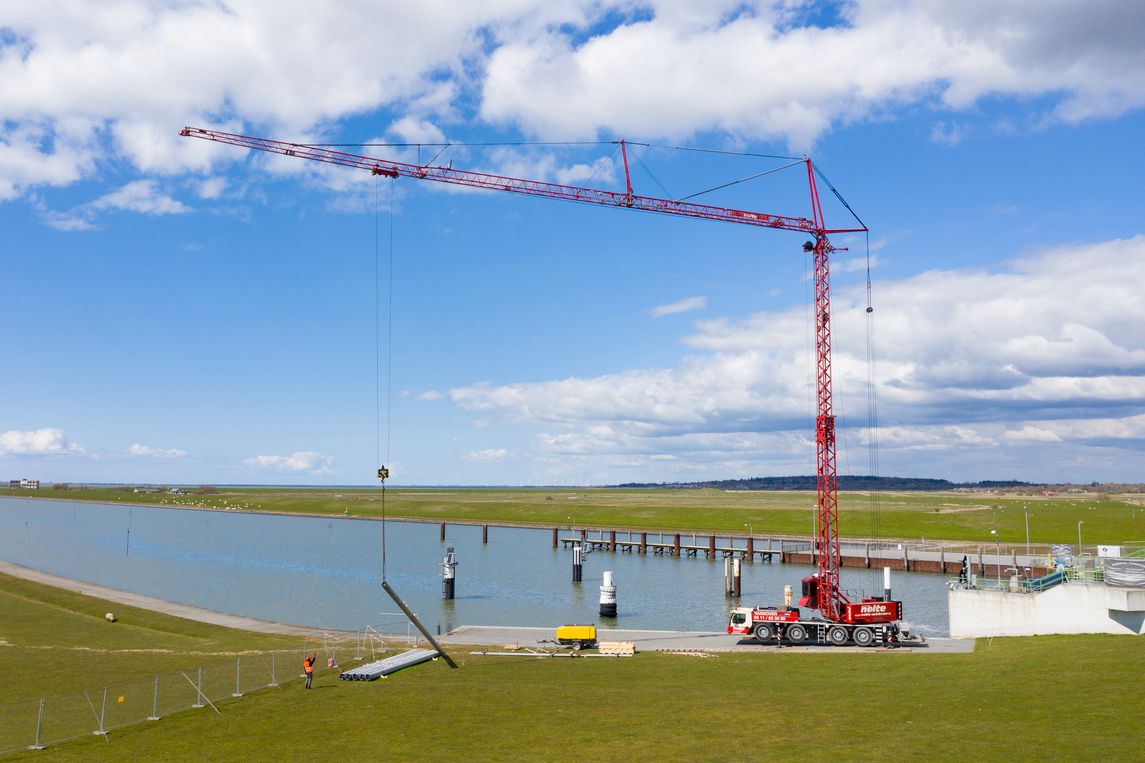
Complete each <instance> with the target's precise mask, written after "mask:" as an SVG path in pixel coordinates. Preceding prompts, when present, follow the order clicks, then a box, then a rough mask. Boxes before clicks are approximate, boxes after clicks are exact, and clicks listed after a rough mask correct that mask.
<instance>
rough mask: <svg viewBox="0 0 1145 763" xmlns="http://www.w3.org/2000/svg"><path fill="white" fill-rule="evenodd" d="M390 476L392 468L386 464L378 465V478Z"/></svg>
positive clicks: (382, 478) (383, 478)
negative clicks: (385, 465) (388, 467)
mask: <svg viewBox="0 0 1145 763" xmlns="http://www.w3.org/2000/svg"><path fill="white" fill-rule="evenodd" d="M389 476H390V470H389V469H387V468H386V467H384V466H379V467H378V479H380V480H383V481H384V480H385V479H386V477H389Z"/></svg>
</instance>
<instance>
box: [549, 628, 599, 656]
mask: <svg viewBox="0 0 1145 763" xmlns="http://www.w3.org/2000/svg"><path fill="white" fill-rule="evenodd" d="M557 643H558V644H560V645H562V646H571V647H572V648H573V649H574V650H577V651H579V650H581V649H584V648H585V647H594V646H596V626H595V625H562V626H560V627H559V628H557Z"/></svg>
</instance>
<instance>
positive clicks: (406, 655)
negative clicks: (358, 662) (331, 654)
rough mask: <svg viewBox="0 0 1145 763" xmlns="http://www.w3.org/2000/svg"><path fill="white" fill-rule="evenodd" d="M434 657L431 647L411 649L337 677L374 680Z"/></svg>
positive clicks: (351, 679) (346, 679)
mask: <svg viewBox="0 0 1145 763" xmlns="http://www.w3.org/2000/svg"><path fill="white" fill-rule="evenodd" d="M434 657H437V652H436V651H434V650H433V649H411V650H409V651H408V652H402V653H401V654H395V655H394V656H393V657H387V658H385V659H384V660H378V661H376V662H371V663H369V664H367V665H362V666H360V667H357V668H354V669H353V670H347V671H345V672H344V673H342V674H341V675H340V676H338V677H339V678H341V679H342V680H343V681H374V680H376V679H378V678H382V677H383V676H388V675H389V674H390V673H396V672H398V671H399V670H402V669H403V668H409V667H413V666H414V665H419V664H421V663H423V662H428V661H429V660H432V659H433V658H434Z"/></svg>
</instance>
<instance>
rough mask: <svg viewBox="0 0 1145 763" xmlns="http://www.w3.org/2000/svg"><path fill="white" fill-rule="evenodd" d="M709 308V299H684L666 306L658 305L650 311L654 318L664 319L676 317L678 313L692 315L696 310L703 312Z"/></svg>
mask: <svg viewBox="0 0 1145 763" xmlns="http://www.w3.org/2000/svg"><path fill="white" fill-rule="evenodd" d="M707 306H708V298H707V297H684V298H683V299H678V300H676V301H675V302H669V303H668V304H666V305H657V306H656V307H654V308H652V309H651V310H649V311H648V313H649V314H650V315H651V316H652V317H653V318H662V317H663V316H665V315H676V314H677V313H690V312H693V311H695V310H703V309H704V308H706V307H707Z"/></svg>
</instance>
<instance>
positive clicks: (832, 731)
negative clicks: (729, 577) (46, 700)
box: [0, 576, 1145, 760]
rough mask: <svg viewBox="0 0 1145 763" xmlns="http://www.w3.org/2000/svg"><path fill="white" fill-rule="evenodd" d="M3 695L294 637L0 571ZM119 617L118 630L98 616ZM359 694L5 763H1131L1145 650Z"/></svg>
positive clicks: (1124, 645)
mask: <svg viewBox="0 0 1145 763" xmlns="http://www.w3.org/2000/svg"><path fill="white" fill-rule="evenodd" d="M0 603H2V605H3V608H4V609H3V611H4V618H3V626H2V627H3V630H2V637H3V640H4V642H5V643H4V644H3V645H2V646H0V659H2V660H3V664H4V669H3V671H0V692H2V694H3V699H4V700H11V699H18V698H34V697H38V696H41V695H42V694H51V693H53V692H74V691H76V690H78V689H80V688H89V689H92V688H97V687H100V686H102V685H104V684H105V683H107V682H109V681H111V680H122V679H123V678H124V675H125V674H133V675H135V676H137V677H139V678H145V677H147V676H149V675H152V674H154V673H157V672H162V671H165V670H176V669H180V668H187V667H190V666H192V665H194V664H196V663H197V662H198V661H200V660H201V659H203V656H204V655H220V656H221V655H224V654H231V653H234V652H237V651H243V650H248V649H269V648H283V647H290V646H294V647H298V646H300V640H299V639H296V638H290V637H282V636H267V635H262V634H254V633H246V632H241V631H234V630H229V629H226V628H220V627H216V626H210V625H204V624H200V623H194V622H190V621H186V620H181V619H178V618H173V617H169V616H165V615H159V614H155V613H151V612H146V611H143V610H137V609H131V608H125V607H122V606H120V605H111V604H108V603H107V602H103V601H100V600H98V599H93V598H89V597H84V596H79V595H77V594H72V593H69V592H66V591H61V590H58V589H54V588H49V587H46V586H42V585H39V584H36V583H30V582H26V581H21V580H15V579H12V578H8V577H3V576H0ZM108 609H114V610H115V611H116V612H117V614H119V616H120V618H121V621H120V622H119V623H115V624H109V623H106V622H104V621H103V619H102V615H103V613H104V612H105V611H107V610H108ZM454 655H455V658H456V659H458V661H459V662H460V663H461V665H462V667H461V669H459V670H450V669H449V668H448V667H447V666H446V665H445V664H444V663H443V662H441V661H438V662H435V663H428V664H425V665H421V666H418V667H415V668H412V669H410V670H407V671H405V672H403V673H399V674H396V675H394V676H392V677H390V678H387V679H383V680H381V681H377V682H373V683H369V684H364V683H359V682H342V681H338V680H336V678H335V677H334V675H333V674H332V673H324V674H321V675H320V676H319V678H318V679H317V680H316V683H315V687H316V688H315V689H314V690H313V691H310V692H305V691H303V690H302V686H301V682H300V681H299V680H297V679H296V680H294V681H291V682H288V683H285V684H283V685H282V687H280V688H277V689H264V690H262V691H257V692H252V693H249V694H248V695H247V696H245V697H243V698H241V699H233V700H229V701H226V702H223V703H222V704H220V706H219V707H220V710H221V711H222V714H221V715H217V714H215V713H214V712H213V711H211V710H210V709H209V708H207V709H202V710H187V711H184V712H180V713H175V714H172V715H168V716H166V717H164V718H163V719H162V720H161V721H158V722H155V723H142V724H139V725H136V726H131V727H128V728H124V729H120V730H115V731H112V732H111V734H110V742H107V741H104V740H103V739H102V738H100V737H91V738H84V739H80V740H77V741H74V742H69V743H65V744H62V745H58V746H54V747H52V748H49V749H48V750H47V751H41V752H27V753H17V754H14V755H12V756H9V757H10V758H11V759H14V760H20V759H25V758H27V759H42V758H49V759H54V760H110V759H116V760H125V759H147V760H203V759H208V760H234V759H240V758H241V759H244V760H335V759H350V758H357V759H368V760H376V759H383V758H385V759H399V760H413V759H418V760H424V759H431V758H432V757H435V756H445V755H449V756H451V757H453V758H462V759H469V760H513V759H515V760H556V759H566V758H571V757H575V758H577V759H582V760H621V759H624V760H632V759H636V760H645V759H652V758H655V759H659V760H711V759H716V758H725V757H727V756H729V755H732V756H734V757H747V758H754V759H767V760H782V759H790V758H794V757H798V758H800V759H804V760H825V759H837V760H874V759H880V760H886V759H888V758H904V757H906V758H915V759H918V758H921V759H934V760H955V759H957V760H1053V759H1063V758H1065V759H1070V758H1073V759H1091V758H1093V757H1095V756H1097V755H1100V756H1101V757H1102V758H1103V759H1108V760H1141V759H1142V748H1141V736H1140V734H1141V718H1142V717H1145V689H1143V688H1142V686H1141V684H1140V681H1139V680H1138V677H1137V673H1138V672H1139V670H1138V668H1139V666H1140V665H1142V664H1145V639H1141V638H1133V637H1119V636H1060V637H1043V638H1025V639H993V640H982V641H980V642H979V644H978V646H977V648H976V650H975V651H974V653H972V654H933V655H922V654H907V653H901V652H884V651H882V650H871V651H870V652H866V653H860V654H842V653H835V654H831V653H826V654H822V653H820V654H806V653H795V652H778V653H777V652H776V651H775V650H771V649H767V650H762V649H761V650H760V652H759V653H758V654H753V653H722V654H713V655H711V656H708V657H695V656H682V655H671V654H638V655H637V656H636V657H634V658H631V659H627V660H601V659H560V660H551V659H550V660H534V659H529V658H519V657H504V658H498V657H479V656H473V655H469V654H468V653H467V651H466V650H464V649H463V648H461V647H455V648H454Z"/></svg>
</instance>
